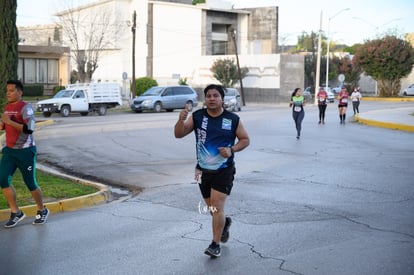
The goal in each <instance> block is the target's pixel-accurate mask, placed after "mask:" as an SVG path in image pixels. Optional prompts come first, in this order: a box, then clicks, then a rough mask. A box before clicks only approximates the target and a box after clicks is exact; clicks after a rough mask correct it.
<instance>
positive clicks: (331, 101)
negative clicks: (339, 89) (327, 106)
mask: <svg viewBox="0 0 414 275" xmlns="http://www.w3.org/2000/svg"><path fill="white" fill-rule="evenodd" d="M326 93H327V94H328V101H329V103H333V102H335V95H334V93H333V92H331V91H330V90H328V91H327V92H326Z"/></svg>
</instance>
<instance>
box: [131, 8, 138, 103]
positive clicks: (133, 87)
mask: <svg viewBox="0 0 414 275" xmlns="http://www.w3.org/2000/svg"><path fill="white" fill-rule="evenodd" d="M136 29H137V12H136V11H135V10H134V14H133V15H132V27H131V31H132V95H133V97H135V96H136V95H137V92H136V89H137V87H136V85H135V31H136Z"/></svg>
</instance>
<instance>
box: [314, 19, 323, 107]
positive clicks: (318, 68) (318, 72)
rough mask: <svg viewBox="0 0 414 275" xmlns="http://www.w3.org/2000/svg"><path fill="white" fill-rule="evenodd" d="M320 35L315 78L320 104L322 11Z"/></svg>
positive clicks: (316, 100) (316, 101)
mask: <svg viewBox="0 0 414 275" xmlns="http://www.w3.org/2000/svg"><path fill="white" fill-rule="evenodd" d="M319 21H320V23H319V37H318V56H317V59H316V78H315V105H318V98H317V96H316V95H317V94H318V90H319V81H320V79H319V78H320V72H321V44H322V11H321V16H320V19H319Z"/></svg>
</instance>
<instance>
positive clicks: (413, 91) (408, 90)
mask: <svg viewBox="0 0 414 275" xmlns="http://www.w3.org/2000/svg"><path fill="white" fill-rule="evenodd" d="M403 95H414V84H411V85H410V86H408V87H407V88H405V89H404V91H403Z"/></svg>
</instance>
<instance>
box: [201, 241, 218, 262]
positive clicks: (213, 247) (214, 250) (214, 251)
mask: <svg viewBox="0 0 414 275" xmlns="http://www.w3.org/2000/svg"><path fill="white" fill-rule="evenodd" d="M204 254H206V255H209V256H210V257H212V258H216V257H219V256H220V255H221V253H220V245H219V244H216V243H215V242H214V241H212V242H211V244H210V245H209V246H208V247H207V248H206V250H205V251H204Z"/></svg>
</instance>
